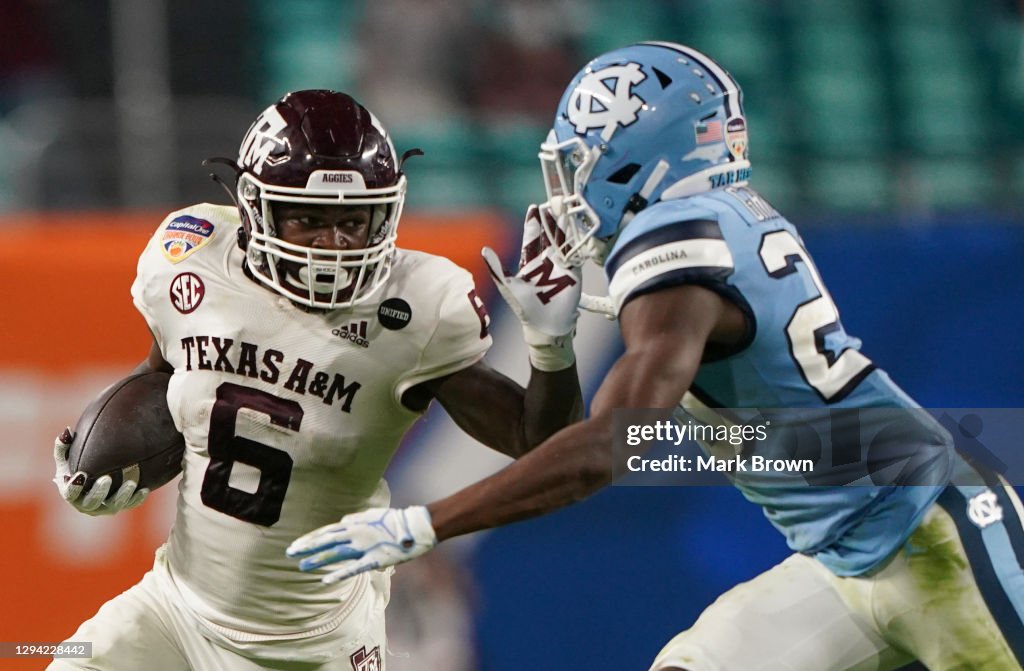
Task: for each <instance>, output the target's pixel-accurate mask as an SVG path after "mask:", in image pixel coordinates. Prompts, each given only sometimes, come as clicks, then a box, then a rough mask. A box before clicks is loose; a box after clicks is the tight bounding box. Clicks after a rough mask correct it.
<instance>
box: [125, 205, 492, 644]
mask: <svg viewBox="0 0 1024 671" xmlns="http://www.w3.org/2000/svg"><path fill="white" fill-rule="evenodd" d="M239 226H240V223H239V218H238V214H237V211H236V210H235V208H233V207H226V206H218V205H210V204H201V205H195V206H193V207H189V208H186V209H184V210H180V211H177V212H174V213H172V214H170V215H169V216H168V217H167V219H166V220H165V221H164V222H163V223H162V224H161V226H160V228H159V230H158V231H157V232H156V234H155V235H154V236H153V238H152V239H151V240H150V241H149V244H148V245H147V247H146V249H145V251H144V252H143V253H142V256H141V258H140V259H139V265H138V275H137V278H136V280H135V283H134V285H133V286H132V296H133V298H134V300H135V304H136V306H137V307H138V309H139V311H140V312H141V313H142V314H143V316H144V317H145V318H146V321H147V322H148V324H149V327H150V329H151V330H152V332H153V335H154V337H155V339H156V341H157V343H158V344H159V346H160V349H161V351H162V352H163V356H164V358H165V359H166V360H167V361H168V363H170V364H171V365H172V366H174V375H173V376H172V378H171V381H170V385H169V387H168V391H167V400H168V405H169V407H170V410H171V414H172V415H173V417H174V421H175V425H176V426H177V428H178V429H179V430H180V431H181V432H182V434H184V436H185V441H186V444H187V449H186V451H185V459H184V473H183V476H182V479H181V483H180V485H179V489H178V504H177V506H178V508H177V516H176V519H175V523H174V527H173V529H172V531H171V536H170V540H169V543H168V558H169V563H170V569H171V574H172V576H173V577H174V579H175V581H176V583H177V585H178V587H179V589H180V591H181V592H182V594H183V596H184V597H185V602H186V604H187V605H188V606H189V608H190V609H191V610H192V611H193V612H194V613H195V614H196V615H198V616H200V617H201V618H202V619H203V620H206V621H207V624H209V625H212V626H213V627H215V628H216V629H217V630H218V631H220V632H221V633H225V634H228V635H229V636H231V637H232V638H239V639H242V640H245V639H248V640H257V639H259V638H262V637H264V636H266V637H279V636H289V635H292V636H297V637H301V636H304V635H314V634H316V633H320V632H324V631H327V630H329V629H330V628H332V627H334V626H336V624H337V622H339V621H340V619H341V618H343V617H344V615H345V614H346V608H345V604H346V602H347V600H350V599H354V598H356V593H357V592H361V591H362V583H363V582H365V580H366V578H363V577H357V578H355V579H353V580H349V581H345V582H343V583H341V584H339V585H336V586H331V587H326V586H324V585H323V584H321V583H320V578H321V575H322V573H320V572H309V573H304V572H300V571H299V570H298V568H297V562H296V561H295V560H293V559H289V558H287V557H286V556H285V554H284V553H285V548H286V547H287V546H288V545H289V544H290V543H291V542H292V541H293V540H294V539H296V538H298V537H299V536H301V535H303V534H305V533H307V532H308V531H311V530H313V529H315V528H317V527H320V526H323V525H325V524H330V523H333V522H336V521H338V519H340V518H341V517H342V516H343V515H345V514H346V513H350V512H353V511H357V510H361V509H364V508H367V507H371V506H387V505H388V503H389V493H388V489H387V484H386V483H385V482H384V480H383V479H382V474H383V473H384V470H385V468H386V467H387V465H388V462H389V460H390V459H391V457H392V455H393V454H394V453H395V450H396V448H397V447H398V445H399V442H400V441H401V439H402V437H403V435H404V434H405V432H406V431H407V430H408V429H409V427H410V425H412V423H413V422H414V421H415V420H416V419H417V418H418V417H419V416H420V414H419V413H417V412H413V411H410V410H409V409H407V408H405V407H404V406H403V405H402V404H401V397H402V394H403V392H405V391H406V390H407V389H409V388H410V387H412V386H413V385H416V384H418V383H420V382H423V381H425V380H429V379H432V378H436V377H439V376H443V375H447V374H449V373H453V372H455V371H458V370H461V369H463V368H466V367H468V366H470V365H472V364H473V363H475V362H477V361H478V360H480V359H481V358H482V357H483V355H484V353H485V352H486V351H487V349H488V347H489V346H490V343H491V339H490V336H489V335H488V334H487V316H486V312H485V310H484V307H483V303H482V301H481V300H480V299H479V297H478V296H477V295H476V292H475V290H474V286H473V280H472V276H471V275H470V274H469V273H468V272H466V271H465V270H463V269H462V268H459V267H458V266H456V265H455V264H453V263H452V262H450V261H449V260H447V259H444V258H441V257H438V256H433V255H430V254H426V253H422V252H416V251H408V250H403V249H399V250H397V252H396V257H395V260H394V265H393V268H392V271H391V277H390V279H389V281H388V282H387V283H386V284H385V285H384V286H383V287H382V288H380V289H379V290H378V292H377V294H375V295H374V297H373V299H372V300H370V301H369V302H367V303H365V304H363V305H359V306H356V307H353V308H349V309H345V310H334V311H331V312H314V311H306V310H304V309H302V308H300V307H299V306H297V305H296V304H294V303H292V302H291V301H289V300H288V299H286V298H284V297H282V296H280V295H278V294H276V293H274V292H272V291H271V290H269V289H267V288H264V287H263V286H262V285H260V284H257V283H256V282H255V281H253V280H252V279H250V278H248V277H246V275H245V273H244V271H243V266H242V260H243V256H244V255H243V252H242V251H241V250H240V249H239V248H238V245H237V237H236V232H237V230H238V228H239Z"/></svg>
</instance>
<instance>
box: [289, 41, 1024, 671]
mask: <svg viewBox="0 0 1024 671" xmlns="http://www.w3.org/2000/svg"><path fill="white" fill-rule="evenodd" d="M747 154H748V150H747V123H746V118H745V115H744V112H743V105H742V98H741V93H740V89H739V86H738V85H737V84H736V82H735V81H734V80H733V79H732V77H731V76H730V75H729V73H728V72H726V71H725V70H724V69H723V68H722V67H721V66H720V65H719V64H718V63H716V62H715V61H713V60H712V59H711V58H709V57H707V56H706V55H705V54H702V53H700V52H699V51H697V50H695V49H692V48H689V47H686V46H684V45H679V44H673V43H667V42H645V43H641V44H636V45H632V46H629V47H625V48H622V49H617V50H615V51H612V52H609V53H607V54H603V55H602V56H599V57H598V58H596V59H594V60H592V61H591V62H590V63H588V64H587V65H586V66H585V67H584V68H583V69H582V70H581V71H580V72H579V73H578V74H577V75H576V77H575V78H574V79H573V80H572V82H571V83H570V85H569V87H568V88H567V89H566V91H565V94H564V95H563V97H562V100H561V102H560V103H559V106H558V111H557V114H556V116H555V121H554V124H553V128H552V131H551V134H550V136H549V138H548V140H547V141H546V142H545V143H543V144H542V145H541V152H540V158H541V163H542V167H543V172H544V175H545V177H546V178H547V179H546V182H547V188H548V196H549V199H548V201H547V202H546V203H545V204H544V205H542V211H547V212H549V213H551V214H552V217H553V218H552V219H551V220H552V221H554V222H555V227H554V228H553V229H552V231H551V234H550V237H551V238H552V239H553V240H554V241H555V242H556V243H557V245H558V250H559V253H560V255H561V258H562V259H563V260H564V261H565V262H566V263H569V264H578V263H582V262H583V261H584V260H592V261H595V262H597V263H598V264H600V265H603V267H604V270H605V274H606V276H607V278H608V282H609V292H610V294H611V296H610V311H611V312H612V313H613V314H614V315H615V316H616V317H617V319H618V322H619V327H620V330H621V333H622V339H623V342H624V344H625V351H624V353H623V354H622V356H621V357H620V358H619V359H618V360H617V361H616V362H615V364H614V365H613V366H612V367H611V369H610V370H609V372H608V373H607V375H606V376H605V379H604V381H603V382H602V384H601V387H600V389H599V390H598V392H597V394H596V395H595V397H594V399H593V402H592V404H591V412H590V416H589V417H588V418H587V419H586V420H584V421H582V422H579V423H577V424H574V425H572V426H570V427H567V428H565V429H563V430H561V431H558V432H557V433H555V434H554V435H553V436H552V437H551V438H550V439H548V440H547V441H545V442H544V443H543V444H542V445H541V446H539V447H538V448H536V449H535V450H533V451H532V452H531V453H530V454H528V455H526V456H525V457H524V458H522V459H520V460H518V461H516V462H515V463H513V464H511V465H509V466H508V467H507V468H506V469H504V470H503V471H501V472H499V473H497V474H495V475H493V476H491V477H490V478H487V479H485V480H483V481H481V482H480V483H478V484H476V485H474V486H471V487H468V488H466V489H464V490H463V491H461V492H458V493H456V494H454V495H452V496H451V497H448V498H446V499H443V500H441V501H437V502H435V503H433V504H431V505H430V506H428V509H429V513H430V522H431V526H432V529H429V530H416V531H415V532H414V533H411V534H407V535H406V536H405V537H404V538H405V541H406V542H405V543H404V544H403V545H397V544H394V543H388V542H382V541H387V538H386V537H385V536H384V535H382V534H381V533H379V531H378V528H379V527H377V526H375V525H374V521H375V520H378V519H382V518H383V519H390V518H393V517H400V516H401V511H397V510H393V511H386V512H381V511H373V512H372V513H370V514H368V513H359V514H355V515H350V516H348V517H346V518H345V519H343V520H342V521H341V522H340V523H338V524H336V525H333V526H329V527H327V528H325V529H321V530H318V531H316V532H313V533H311V534H309V535H307V536H305V537H303V538H301V539H299V540H297V541H296V543H294V544H293V545H292V546H291V548H290V552H291V554H293V555H294V556H296V557H303V558H304V559H303V561H304V565H305V566H307V567H309V568H314V567H321V566H332V567H334V572H333V573H332V574H331V575H332V576H333V579H341V578H345V577H350V576H352V575H358V573H359V571H361V570H364V569H368V568H378V567H380V566H382V565H389V564H394V563H397V562H399V561H403V560H406V559H409V558H412V557H415V556H417V555H419V554H422V553H423V552H426V551H428V550H429V549H430V548H431V547H433V545H434V544H435V543H436V541H437V539H444V538H448V537H451V536H456V535H459V534H462V533H467V532H471V531H474V530H477V529H482V528H489V527H493V526H497V525H500V524H506V523H509V522H512V521H515V520H521V519H525V518H528V517H531V516H534V515H538V514H541V513H543V512H546V511H549V510H553V509H556V508H558V507H560V506H563V505H567V504H569V503H571V502H573V501H576V500H579V499H581V498H583V497H585V496H587V495H589V494H590V493H592V492H594V491H596V490H597V489H598V488H600V487H602V486H604V485H606V484H607V483H608V482H609V481H610V480H611V479H612V475H613V473H614V472H616V471H618V472H622V471H624V470H625V466H626V464H627V463H628V461H629V459H630V458H632V459H636V460H640V458H641V456H640V455H641V453H642V451H643V441H636V442H632V443H631V442H630V441H629V440H628V439H627V438H626V436H625V435H623V434H624V433H625V431H624V427H623V428H622V429H617V426H616V422H615V421H613V417H614V416H615V414H616V410H620V411H621V410H623V409H626V410H628V409H645V408H650V409H662V410H663V412H661V413H660V415H659V416H663V417H666V418H667V417H668V416H669V414H672V415H674V416H675V418H676V419H677V421H678V422H679V424H677V425H676V427H675V428H677V429H679V428H688V427H690V426H692V425H693V423H694V422H696V423H700V424H702V425H710V427H711V428H712V429H715V430H716V431H717V430H718V429H726V430H727V431H728V432H729V434H730V442H729V444H726V443H725V441H723V440H721V439H720V438H719V443H717V444H716V443H709V444H708V445H707V446H705V449H706V450H707V451H708V452H709V453H710V456H711V457H716V456H717V457H718V458H721V457H723V456H725V457H727V458H726V459H725V460H724V461H725V463H726V465H729V464H732V463H734V461H735V462H736V463H744V464H746V463H747V462H742V461H741V460H742V459H750V462H751V466H752V468H751V469H748V468H747V466H746V465H744V466H742V467H737V468H736V470H735V471H734V472H733V473H732V474H731V475H730V479H731V481H732V483H733V484H735V485H736V486H737V487H738V488H739V489H740V490H741V492H742V493H743V495H744V496H745V497H746V498H748V499H749V500H751V501H752V502H755V503H757V504H758V505H760V506H761V507H762V509H763V511H764V514H765V516H766V517H767V518H768V519H769V521H771V523H772V524H773V525H774V526H775V527H776V528H778V530H779V531H780V532H781V533H783V534H784V535H785V537H786V541H787V543H788V545H789V547H790V548H792V550H793V551H794V552H793V554H792V555H791V556H790V557H789V558H787V559H786V560H785V561H783V562H782V563H780V564H779V565H777V566H776V567H774V568H772V569H770V570H768V571H766V572H765V573H763V574H762V575H760V576H758V577H757V578H755V579H754V580H752V581H750V582H748V583H745V584H743V585H740V586H738V587H735V588H733V589H732V590H729V591H728V592H727V593H726V594H724V595H723V596H722V597H721V598H719V599H718V600H717V601H716V602H715V603H714V604H713V605H711V606H710V607H709V608H708V609H707V610H706V611H705V612H704V613H703V614H702V615H701V617H700V618H699V619H698V620H697V622H696V623H695V624H694V625H693V626H692V627H691V628H690V629H688V630H686V631H684V632H682V633H680V634H679V635H678V636H676V637H675V638H673V639H672V640H671V641H669V642H668V643H667V644H666V645H665V647H664V649H663V650H662V651H661V653H660V654H659V655H658V656H657V657H656V659H655V660H654V662H653V665H652V666H651V669H652V671H727V670H728V671H733V670H739V671H868V670H871V671H889V670H891V669H896V668H898V667H900V666H901V665H903V664H907V663H910V662H913V660H918V661H920V662H921V663H923V664H924V665H925V666H927V667H928V668H929V669H931V670H933V671H937V670H940V669H942V670H950V669H983V670H984V671H994V670H1000V671H1002V670H1004V669H1020V668H1021V662H1022V661H1024V620H1022V613H1024V570H1022V567H1021V557H1024V527H1022V525H1021V518H1022V517H1024V508H1022V506H1021V502H1020V500H1019V499H1018V497H1017V495H1016V493H1015V492H1014V490H1013V488H1012V487H1010V486H1008V485H1007V483H1006V481H1005V480H1004V479H1002V478H1001V477H999V476H998V475H996V474H994V473H993V472H991V471H990V470H988V469H986V468H984V467H983V466H981V465H979V464H976V463H974V462H972V461H971V460H968V459H966V458H964V457H962V456H961V455H960V454H959V453H958V452H957V451H956V450H955V449H954V442H953V437H952V436H951V435H950V433H949V432H948V431H946V430H945V429H944V428H943V427H942V426H941V425H940V424H939V423H938V422H937V421H936V420H935V419H933V418H932V417H931V416H930V415H929V414H928V413H926V412H924V411H923V410H922V409H921V408H920V407H919V406H918V405H917V404H916V403H915V402H914V401H913V400H912V399H911V398H910V397H909V396H908V395H907V394H906V393H904V392H903V391H902V390H901V389H900V388H899V387H898V386H897V385H896V384H895V383H894V382H893V381H892V380H891V379H890V378H889V377H888V376H887V375H886V374H885V373H884V372H883V371H882V370H880V369H879V368H878V367H877V366H875V365H874V363H872V361H871V360H870V359H869V358H868V357H867V356H866V355H864V354H863V353H861V352H860V341H859V340H857V339H856V338H854V337H852V336H851V335H849V334H848V333H847V332H846V331H845V329H844V327H843V325H842V323H841V321H840V319H839V313H838V310H837V309H836V306H835V304H834V303H833V302H832V298H831V296H830V295H829V292H828V290H827V289H826V288H825V286H824V284H823V282H822V280H821V276H820V274H819V273H818V272H817V270H816V268H815V266H814V263H813V261H812V260H811V257H810V256H809V254H808V253H807V250H806V248H805V247H804V245H803V243H802V241H801V239H800V236H799V233H798V232H797V230H796V228H795V227H794V226H793V225H792V224H791V223H790V222H789V221H787V220H786V218H785V217H783V216H782V215H780V214H779V213H778V212H777V211H776V210H775V209H774V208H772V207H771V206H770V205H769V204H768V203H767V202H766V201H765V200H764V199H763V198H762V197H761V196H760V195H759V194H757V193H756V192H755V191H753V190H752V189H751V188H750V187H749V185H748V184H747V181H748V179H749V177H750V162H749V161H748V156H747ZM547 220H548V219H545V221H547ZM556 229H557V230H556ZM620 416H621V415H620ZM636 416H637V415H636V414H634V415H631V416H630V417H633V418H635V417H636ZM766 418H771V419H770V420H766ZM769 423H770V425H771V426H770V428H767V430H766V431H765V433H764V435H763V437H762V438H759V439H756V440H755V439H754V438H752V437H751V438H749V440H743V441H741V443H743V445H744V446H743V449H739V448H736V447H735V444H734V443H732V442H731V437H732V436H733V435H734V434H733V430H734V429H740V430H742V431H744V432H746V430H748V429H749V430H754V429H755V428H756V427H761V428H766V427H768V424H769ZM665 424H666V425H669V426H671V424H670V423H669V422H667V421H666V422H665ZM659 426H660V425H659ZM640 428H644V429H653V428H654V427H653V426H650V425H648V426H646V427H640ZM617 431H618V433H616V432H617ZM751 435H752V434H751ZM718 437H719V436H718V435H717V434H716V438H718ZM812 446H814V447H812ZM726 448H728V452H726V451H725V450H726ZM748 450H750V451H754V456H753V457H751V455H750V454H749V453H748ZM801 450H802V452H801ZM812 450H816V451H819V452H820V458H819V459H812V460H808V461H810V462H811V463H812V464H813V466H814V468H813V470H811V471H803V472H801V471H800V470H799V468H800V467H799V466H797V467H796V468H795V469H794V468H791V467H785V468H783V469H782V470H773V471H771V472H761V473H758V472H750V470H756V466H755V465H754V464H753V460H754V459H755V458H762V459H764V458H765V454H766V453H767V454H769V455H776V456H779V457H782V456H790V457H792V456H796V455H797V454H801V455H802V456H808V455H807V453H808V452H809V451H812ZM701 458H703V455H701ZM792 462H793V463H803V462H802V461H799V460H796V459H794V460H792ZM783 463H785V461H783ZM691 468H692V466H691ZM697 468H698V469H699V467H697ZM716 470H721V469H717V468H716ZM690 540H692V542H693V543H694V545H695V546H699V543H700V539H699V538H694V539H690Z"/></svg>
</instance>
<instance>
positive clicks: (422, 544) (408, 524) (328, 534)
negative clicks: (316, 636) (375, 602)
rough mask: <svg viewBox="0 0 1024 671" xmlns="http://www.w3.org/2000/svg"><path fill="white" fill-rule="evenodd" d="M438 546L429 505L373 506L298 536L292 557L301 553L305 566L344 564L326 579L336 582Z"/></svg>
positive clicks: (290, 551) (301, 565) (302, 566)
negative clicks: (428, 510)
mask: <svg viewBox="0 0 1024 671" xmlns="http://www.w3.org/2000/svg"><path fill="white" fill-rule="evenodd" d="M435 545H437V536H436V535H435V534H434V527H433V526H431V524H430V513H429V512H427V509H426V508H424V507H423V506H412V507H409V508H369V509H367V510H363V511H360V512H358V513H351V514H349V515H345V516H344V517H342V518H341V521H340V522H336V523H334V524H328V525H327V526H323V527H320V528H319V529H316V530H315V531H311V532H309V533H308V534H306V535H305V536H302V537H300V538H298V539H296V540H295V541H294V542H293V543H292V544H291V545H289V546H288V549H287V550H286V553H287V554H288V556H289V557H293V558H296V557H300V558H302V561H300V562H299V569H301V570H303V571H311V570H313V569H316V568H320V567H321V566H327V565H328V564H339V566H338V568H337V569H335V570H334V571H332V572H330V573H328V574H327V575H325V576H324V577H323V578H321V581H322V582H323V583H325V584H331V583H336V582H339V581H341V580H345V579H346V578H351V577H352V576H354V575H358V574H360V573H363V572H364V571H371V570H373V569H379V568H385V567H388V566H394V565H395V564H401V563H403V562H407V561H409V560H410V559H415V558H416V557H419V556H420V555H422V554H424V553H426V552H428V551H429V550H431V549H432V548H433V547H434V546H435Z"/></svg>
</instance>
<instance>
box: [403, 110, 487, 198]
mask: <svg viewBox="0 0 1024 671" xmlns="http://www.w3.org/2000/svg"><path fill="white" fill-rule="evenodd" d="M390 130H391V134H392V136H393V138H394V142H395V150H396V151H397V152H398V154H399V155H401V154H402V153H403V152H404V151H406V150H408V149H412V148H414V147H416V148H419V149H422V150H423V152H424V154H423V156H413V157H412V158H410V159H409V162H408V163H407V164H406V165H405V171H406V173H407V174H408V176H409V195H408V197H407V199H406V207H407V208H410V209H427V210H452V209H458V208H473V207H480V206H484V205H486V204H487V200H488V194H487V186H486V181H485V180H486V174H485V173H486V172H487V171H486V170H484V169H482V167H483V164H482V163H481V161H482V158H483V156H482V154H481V153H480V151H479V150H478V145H479V138H480V135H479V129H478V128H476V126H475V125H474V124H470V123H466V122H464V121H462V120H447V121H446V120H437V121H433V122H430V123H423V124H418V125H416V126H410V127H397V128H396V127H392V128H391V129H390Z"/></svg>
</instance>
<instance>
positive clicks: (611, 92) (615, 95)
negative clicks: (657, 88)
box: [566, 63, 647, 141]
mask: <svg viewBox="0 0 1024 671" xmlns="http://www.w3.org/2000/svg"><path fill="white" fill-rule="evenodd" d="M645 79H647V75H645V74H644V73H643V71H642V70H641V69H640V64H639V63H626V64H625V65H612V66H610V67H607V68H602V69H600V70H597V71H595V72H590V73H587V75H586V76H585V77H583V79H581V80H580V83H579V84H577V85H576V88H575V89H573V92H572V95H570V96H569V102H568V109H567V110H566V114H567V115H568V117H569V122H570V123H571V124H572V125H573V126H574V127H575V128H576V132H577V133H580V134H583V133H586V132H587V131H588V130H590V129H591V128H601V129H602V131H601V139H603V140H605V141H608V140H610V139H611V137H612V133H614V132H615V130H616V129H617V128H618V127H619V126H623V127H624V126H628V125H630V124H631V123H633V122H634V121H636V113H637V112H639V111H640V108H641V107H643V106H644V102H645V101H644V99H643V98H641V97H640V96H638V95H636V94H635V93H633V87H634V86H636V85H637V84H639V83H640V82H642V81H643V80H645Z"/></svg>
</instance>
